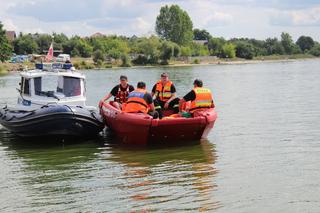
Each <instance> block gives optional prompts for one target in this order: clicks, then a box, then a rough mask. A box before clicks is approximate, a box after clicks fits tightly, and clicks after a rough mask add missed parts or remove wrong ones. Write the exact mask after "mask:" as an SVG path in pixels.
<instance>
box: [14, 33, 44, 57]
mask: <svg viewBox="0 0 320 213" xmlns="http://www.w3.org/2000/svg"><path fill="white" fill-rule="evenodd" d="M13 46H14V52H15V53H16V54H21V55H22V54H34V53H39V52H38V44H37V42H36V41H35V39H34V38H33V36H32V35H31V34H30V33H29V34H25V35H23V34H22V33H21V34H20V35H19V37H18V38H17V39H15V40H14V41H13Z"/></svg>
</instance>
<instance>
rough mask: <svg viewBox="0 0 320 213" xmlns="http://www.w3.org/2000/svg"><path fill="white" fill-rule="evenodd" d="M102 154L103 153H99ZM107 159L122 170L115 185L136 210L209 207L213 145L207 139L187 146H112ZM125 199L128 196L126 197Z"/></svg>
mask: <svg viewBox="0 0 320 213" xmlns="http://www.w3.org/2000/svg"><path fill="white" fill-rule="evenodd" d="M102 154H103V153H102ZM107 159H108V160H112V161H116V162H118V163H120V164H121V165H122V166H123V167H124V168H125V169H124V171H123V172H122V173H120V174H119V177H118V179H119V180H120V181H121V184H118V185H116V187H117V188H118V189H119V190H120V191H123V193H124V196H125V197H126V196H127V194H129V195H130V198H131V200H128V201H126V202H129V203H130V205H132V207H133V209H135V210H141V209H143V210H146V211H153V210H162V211H177V210H184V211H186V210H193V211H198V210H212V209H215V208H218V207H219V202H218V201H217V200H215V198H214V196H213V193H212V192H213V191H214V189H215V187H216V186H215V184H214V182H213V181H214V176H215V175H216V173H217V170H216V169H215V168H214V163H215V160H216V156H215V151H214V147H213V145H212V144H210V143H209V142H208V141H203V142H202V143H201V144H199V143H197V144H189V145H188V146H186V147H183V148H181V147H170V148H167V147H162V148H159V147H157V148H156V149H125V148H123V147H114V149H113V150H112V154H111V155H110V156H108V157H107ZM126 199H127V197H126Z"/></svg>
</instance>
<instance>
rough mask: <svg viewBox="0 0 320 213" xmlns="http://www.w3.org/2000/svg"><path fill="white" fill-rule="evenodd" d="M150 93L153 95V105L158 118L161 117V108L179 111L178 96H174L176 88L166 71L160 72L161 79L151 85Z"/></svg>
mask: <svg viewBox="0 0 320 213" xmlns="http://www.w3.org/2000/svg"><path fill="white" fill-rule="evenodd" d="M151 95H152V97H153V96H154V95H155V100H154V105H155V109H156V111H157V112H158V113H159V117H160V118H162V112H161V110H162V109H171V110H173V111H174V113H178V112H179V98H177V97H176V88H175V86H174V84H173V83H172V82H171V81H170V80H169V75H168V73H162V74H161V80H159V81H158V82H157V83H156V84H155V85H154V86H153V88H152V92H151Z"/></svg>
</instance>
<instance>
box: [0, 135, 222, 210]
mask: <svg viewBox="0 0 320 213" xmlns="http://www.w3.org/2000/svg"><path fill="white" fill-rule="evenodd" d="M0 137H1V138H2V139H1V140H2V142H1V143H2V145H1V150H0V155H1V156H2V159H4V162H6V164H7V165H6V166H4V169H5V170H6V171H7V172H5V173H4V174H3V175H2V177H1V183H0V190H1V192H2V193H4V194H6V195H8V196H5V197H1V198H0V200H1V203H0V206H1V209H0V210H3V211H12V210H18V209H24V210H28V211H29V210H30V211H48V210H49V209H51V210H54V211H63V210H65V209H73V208H77V209H81V210H83V211H102V210H104V211H120V212H126V211H152V210H161V211H177V210H181V211H187V210H189V211H200V210H201V211H207V210H212V209H216V208H218V207H220V204H219V202H218V201H217V200H216V199H215V197H214V196H213V191H214V190H215V188H216V185H215V184H214V177H215V175H216V174H217V170H216V169H215V167H214V164H215V161H216V155H215V150H214V146H213V145H212V144H211V143H210V142H208V141H203V142H202V143H201V144H199V142H192V143H190V144H188V145H187V146H185V147H179V146H172V147H163V146H158V147H148V148H140V149H137V148H128V147H123V146H120V145H117V144H114V143H112V141H109V139H108V138H103V137H102V138H100V139H99V140H95V141H68V142H62V141H49V142H48V141H46V142H45V143H44V141H40V140H28V141H26V140H22V139H21V138H18V137H15V136H13V135H12V134H10V133H8V132H7V131H6V130H0ZM2 167H3V166H2ZM13 189H14V190H13Z"/></svg>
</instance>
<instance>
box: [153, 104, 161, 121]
mask: <svg viewBox="0 0 320 213" xmlns="http://www.w3.org/2000/svg"><path fill="white" fill-rule="evenodd" d="M153 103H154V109H155V110H156V111H157V112H158V116H159V118H160V119H161V118H162V112H161V109H162V107H161V101H159V100H154V101H153Z"/></svg>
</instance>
